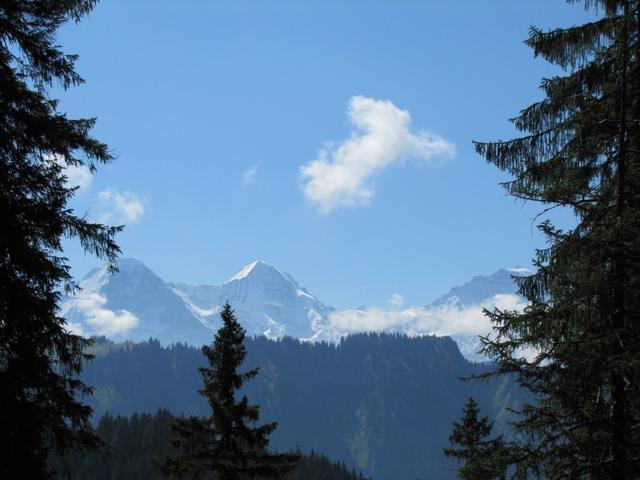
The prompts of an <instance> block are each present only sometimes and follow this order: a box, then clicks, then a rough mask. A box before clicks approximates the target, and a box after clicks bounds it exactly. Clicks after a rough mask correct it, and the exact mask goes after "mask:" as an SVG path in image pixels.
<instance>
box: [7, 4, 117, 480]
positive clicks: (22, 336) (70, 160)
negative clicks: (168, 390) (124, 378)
mask: <svg viewBox="0 0 640 480" xmlns="http://www.w3.org/2000/svg"><path fill="white" fill-rule="evenodd" d="M95 3H96V2H95V1H90V0H65V1H46V0H29V1H27V0H3V1H2V2H0V386H1V388H0V452H2V453H1V455H2V461H0V478H16V477H15V476H14V475H16V472H21V477H20V478H46V477H47V458H48V456H49V454H50V452H51V451H55V452H58V453H63V452H66V451H68V450H70V449H73V448H96V447H98V446H99V442H98V440H97V438H95V437H94V436H93V435H92V434H91V432H90V430H89V428H88V427H89V419H90V416H91V409H90V408H89V407H88V406H87V405H85V404H83V403H82V400H81V399H82V396H83V395H86V394H88V393H90V389H89V388H88V387H87V386H86V385H85V384H83V383H82V382H80V381H79V380H78V379H77V375H78V373H79V371H80V369H81V368H82V363H83V361H84V360H85V358H86V355H85V354H84V348H85V347H86V345H87V343H88V342H87V341H86V340H85V339H83V338H81V337H79V336H77V335H73V334H71V333H70V332H69V331H68V329H67V328H68V327H67V325H66V323H65V321H64V319H63V318H60V317H59V316H58V314H57V304H58V301H59V299H60V291H61V290H62V289H65V288H66V289H70V288H72V287H73V283H72V279H71V276H70V274H69V267H68V265H67V259H66V258H65V257H64V255H63V252H62V240H63V238H76V239H78V240H79V241H80V243H81V245H82V247H83V248H84V249H85V251H86V252H88V253H91V254H95V255H97V256H99V257H102V258H107V259H108V260H109V262H111V263H112V262H113V261H114V260H115V256H116V255H117V253H118V252H119V250H118V247H117V245H116V244H115V243H114V236H115V234H116V233H117V232H118V231H119V230H120V228H118V227H107V226H104V225H101V224H96V223H93V222H90V221H88V220H87V218H86V217H82V216H77V215H75V214H74V212H73V210H71V209H70V208H69V201H70V200H71V198H72V197H73V196H74V194H75V192H76V190H77V187H74V186H70V185H69V184H68V183H67V180H68V179H67V176H66V174H65V172H66V168H67V167H79V166H83V165H84V166H88V167H89V168H90V169H92V170H94V169H95V166H96V165H98V164H100V163H107V162H109V161H111V160H112V156H111V153H110V152H109V149H108V148H107V146H106V145H105V144H103V143H101V142H99V141H97V140H96V139H94V138H93V137H92V136H91V135H90V133H89V132H90V130H91V128H92V127H93V125H94V122H95V120H94V119H71V118H68V117H67V116H66V115H65V114H64V113H63V112H62V111H60V110H59V105H58V101H57V100H55V99H53V98H51V97H50V96H49V91H50V90H51V89H52V88H53V87H60V86H61V87H63V88H65V89H66V88H69V87H71V86H75V85H78V84H80V83H82V78H80V76H79V75H78V74H77V73H76V71H75V60H76V57H75V56H73V55H66V54H64V53H63V52H62V50H61V48H60V47H59V46H58V45H57V43H56V32H57V31H58V29H59V28H60V27H61V26H62V25H63V24H64V23H66V22H68V21H79V20H80V19H81V18H82V17H83V16H85V15H86V14H87V13H88V12H89V11H91V9H92V8H93V6H94V4H95Z"/></svg>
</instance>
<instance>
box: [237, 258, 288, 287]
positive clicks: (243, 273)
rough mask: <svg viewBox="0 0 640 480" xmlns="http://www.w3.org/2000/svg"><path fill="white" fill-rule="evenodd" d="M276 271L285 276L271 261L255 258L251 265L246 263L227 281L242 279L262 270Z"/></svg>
mask: <svg viewBox="0 0 640 480" xmlns="http://www.w3.org/2000/svg"><path fill="white" fill-rule="evenodd" d="M268 271H271V272H276V273H279V274H280V275H282V276H284V275H283V274H282V272H281V271H280V270H278V269H277V268H276V267H274V266H273V265H271V264H270V263H267V262H264V261H262V260H255V261H254V262H251V263H250V264H249V265H245V266H244V267H242V269H241V270H240V271H239V272H238V273H236V274H235V275H234V276H233V277H231V278H230V279H229V280H227V282H226V283H229V282H233V281H234V280H242V279H243V278H247V277H249V276H250V275H252V274H256V273H260V272H268Z"/></svg>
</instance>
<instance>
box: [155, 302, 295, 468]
mask: <svg viewBox="0 0 640 480" xmlns="http://www.w3.org/2000/svg"><path fill="white" fill-rule="evenodd" d="M220 318H221V319H222V327H221V328H220V329H219V330H218V332H217V333H216V335H215V339H214V343H213V346H208V345H205V346H204V347H202V351H203V353H204V355H205V356H206V358H207V360H208V361H209V366H208V367H201V368H200V372H201V373H202V376H203V379H204V388H203V389H202V390H200V394H201V395H203V396H204V397H206V398H207V400H208V402H209V406H210V407H211V411H212V413H211V416H210V417H209V418H206V419H203V418H198V417H189V418H183V419H179V420H177V421H176V423H175V424H174V433H175V435H176V437H177V438H176V440H175V441H174V445H175V446H176V448H177V449H178V450H179V451H180V453H181V454H180V455H179V456H177V457H173V458H169V459H168V460H167V461H166V462H165V464H164V471H165V472H166V473H169V474H177V475H187V476H190V477H191V478H194V479H200V478H211V475H212V474H214V473H215V475H216V476H215V478H218V479H220V480H241V479H255V478H269V477H276V476H279V475H282V474H285V473H287V472H289V471H291V470H292V469H293V468H294V467H295V464H296V461H297V460H298V455H297V454H273V453H270V452H268V451H267V446H268V443H269V439H268V436H269V435H270V434H271V432H273V431H274V430H275V428H276V426H277V424H276V423H275V422H272V423H266V424H263V425H260V426H255V424H256V422H257V421H258V417H259V408H258V406H257V405H251V404H249V401H248V399H247V397H246V396H243V397H242V398H240V399H239V400H238V399H237V398H236V397H237V395H236V394H237V391H238V390H239V389H240V388H241V387H242V385H243V384H244V383H245V382H246V381H247V380H251V379H252V378H254V377H255V376H256V375H257V374H258V369H257V368H256V369H253V370H249V371H247V372H244V373H239V372H238V368H240V366H241V365H242V362H243V361H244V358H245V355H246V349H245V346H244V344H243V342H244V337H245V331H244V329H243V328H242V326H241V325H240V324H239V323H238V321H237V320H236V318H235V316H234V314H233V310H232V309H231V306H229V304H228V303H227V304H226V305H225V306H224V309H223V310H222V312H221V313H220Z"/></svg>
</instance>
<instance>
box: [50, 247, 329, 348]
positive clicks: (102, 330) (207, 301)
mask: <svg viewBox="0 0 640 480" xmlns="http://www.w3.org/2000/svg"><path fill="white" fill-rule="evenodd" d="M80 287H81V291H80V292H79V294H78V295H76V296H74V297H71V298H68V299H66V300H65V301H64V302H63V304H62V306H61V309H60V310H61V312H60V313H61V316H64V317H65V318H66V319H67V321H68V322H69V324H70V326H71V328H72V329H74V330H76V331H79V332H81V333H83V334H86V335H107V336H108V337H110V338H112V339H114V340H125V339H126V340H133V341H141V340H147V339H148V338H149V337H155V338H157V339H158V340H160V342H161V343H163V344H170V343H175V342H186V343H190V344H193V345H202V344H204V343H207V342H210V341H211V339H212V338H213V332H214V331H215V330H217V328H218V327H219V318H218V312H219V311H220V310H221V308H222V306H223V305H224V303H225V302H227V301H228V302H229V303H230V304H231V305H232V306H233V308H234V310H235V312H236V316H237V318H238V320H239V321H240V322H241V324H242V325H243V326H244V328H245V329H246V330H247V334H248V335H250V336H253V335H265V336H267V337H269V338H272V339H275V338H280V337H283V336H285V335H288V336H292V337H296V338H301V339H308V340H318V339H321V338H322V339H326V340H331V338H330V337H328V336H327V326H328V321H329V315H330V313H331V311H332V310H333V309H332V308H331V307H327V306H325V305H324V304H322V303H321V302H320V301H319V300H318V299H317V298H316V297H315V296H314V295H312V294H311V293H309V292H308V291H307V290H306V289H305V288H304V287H302V286H300V285H299V284H298V283H297V282H296V281H295V280H294V279H293V278H292V277H291V276H290V275H288V274H286V273H283V272H281V271H280V270H278V269H277V268H276V267H274V266H272V265H269V264H268V263H265V262H262V261H256V262H253V263H251V264H249V265H247V266H246V267H244V268H243V269H242V270H240V272H238V273H237V274H236V275H234V276H233V277H231V278H230V279H229V280H228V281H227V282H225V283H224V284H222V285H221V286H213V285H189V284H172V283H167V282H165V281H164V280H162V279H161V278H160V277H158V276H157V275H156V274H155V273H154V272H153V271H152V270H151V269H149V268H148V267H147V266H146V265H144V264H143V263H142V262H141V261H139V260H135V259H130V258H124V259H120V260H119V262H118V272H116V273H109V272H108V271H107V270H106V268H105V267H102V268H98V269H94V270H92V271H91V272H89V274H88V275H87V276H86V277H85V279H84V280H83V281H82V282H81V283H80Z"/></svg>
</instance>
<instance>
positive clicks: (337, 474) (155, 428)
mask: <svg viewBox="0 0 640 480" xmlns="http://www.w3.org/2000/svg"><path fill="white" fill-rule="evenodd" d="M174 420H175V417H174V416H173V415H172V414H171V413H170V412H169V411H168V410H158V411H157V412H156V413H155V414H153V415H151V414H141V415H138V414H135V415H133V416H131V417H120V416H118V417H113V416H111V415H105V416H103V417H102V418H101V419H100V422H99V423H98V425H97V427H96V433H97V434H98V436H99V437H100V438H101V439H102V440H103V441H104V442H105V443H106V444H107V445H108V450H109V454H108V455H98V454H91V455H80V454H75V455H71V456H69V457H67V458H65V459H64V460H60V459H57V460H55V461H54V462H53V464H54V468H55V469H56V470H57V472H58V475H57V476H58V477H59V478H64V476H65V475H67V474H68V475H69V476H70V478H71V479H72V480H83V479H89V478H90V479H93V480H111V479H114V478H117V479H118V480H139V479H145V480H163V479H166V478H168V477H167V476H165V475H164V474H163V473H162V471H161V470H160V468H159V466H158V465H159V464H161V463H162V462H163V461H164V459H165V458H166V457H167V456H168V455H173V454H175V449H174V448H173V446H172V445H171V440H172V438H173V435H172V432H171V424H172V422H173V421H174ZM171 478H174V477H171ZM364 478H365V477H364V476H362V475H361V474H358V473H356V472H355V471H353V470H349V469H348V468H347V467H346V466H345V465H344V464H342V463H337V462H332V461H330V460H329V459H328V458H327V457H325V456H323V455H319V454H317V453H315V452H311V453H309V454H308V455H303V456H302V457H300V460H299V461H298V464H297V465H296V468H295V470H294V471H293V472H291V473H289V474H287V475H286V476H284V477H281V480H364Z"/></svg>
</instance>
